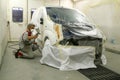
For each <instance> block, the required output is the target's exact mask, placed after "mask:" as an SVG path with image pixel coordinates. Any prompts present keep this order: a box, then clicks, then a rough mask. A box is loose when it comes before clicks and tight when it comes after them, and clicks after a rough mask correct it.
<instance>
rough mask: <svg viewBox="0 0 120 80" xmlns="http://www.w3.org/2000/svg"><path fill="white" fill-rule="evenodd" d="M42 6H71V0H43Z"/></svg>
mask: <svg viewBox="0 0 120 80" xmlns="http://www.w3.org/2000/svg"><path fill="white" fill-rule="evenodd" d="M44 6H52V7H58V6H61V7H67V8H73V2H72V0H44Z"/></svg>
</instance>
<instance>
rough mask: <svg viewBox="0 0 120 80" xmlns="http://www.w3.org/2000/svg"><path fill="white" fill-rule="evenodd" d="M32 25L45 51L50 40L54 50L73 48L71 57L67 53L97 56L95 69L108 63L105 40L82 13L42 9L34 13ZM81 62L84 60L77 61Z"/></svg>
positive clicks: (94, 60) (50, 8)
mask: <svg viewBox="0 0 120 80" xmlns="http://www.w3.org/2000/svg"><path fill="white" fill-rule="evenodd" d="M31 23H34V24H35V25H36V27H37V28H38V29H39V30H40V33H41V35H40V37H39V39H41V42H42V46H43V48H44V47H45V42H46V41H47V40H49V43H50V44H51V46H54V47H57V48H56V49H59V48H60V47H59V45H61V46H62V48H64V49H65V47H64V46H72V49H73V48H74V51H73V52H72V53H71V52H70V51H66V52H69V53H71V54H74V52H75V51H77V50H79V51H78V54H81V53H83V54H85V53H92V54H94V56H93V55H92V56H93V57H92V58H94V59H93V62H94V64H95V65H98V64H104V63H106V62H104V61H105V59H104V60H102V55H103V52H104V43H105V40H106V37H105V36H104V34H103V32H102V31H101V30H99V29H98V27H96V25H95V24H93V23H91V21H90V20H89V19H88V18H87V16H86V15H85V14H84V13H82V12H80V11H79V10H77V9H69V8H63V7H41V8H39V9H37V10H36V11H35V12H34V14H33V16H32V20H31ZM56 44H57V45H56ZM76 47H77V48H76ZM78 47H79V48H78ZM61 50H63V49H61ZM84 50H85V51H84ZM90 50H91V52H90ZM82 51H83V52H82ZM43 52H44V51H43ZM79 52H80V53H79ZM69 53H68V54H69ZM56 54H57V53H56ZM43 55H44V54H43ZM69 55H70V54H69ZM69 55H68V56H69ZM90 55H91V54H90ZM90 55H89V56H90ZM86 57H87V56H86ZM80 58H81V56H79V58H78V59H80ZM84 60H85V59H83V61H84ZM83 61H82V62H83ZM51 66H52V65H51ZM54 67H55V66H54ZM82 68H83V67H82ZM87 68H88V67H87ZM77 69H78V68H77Z"/></svg>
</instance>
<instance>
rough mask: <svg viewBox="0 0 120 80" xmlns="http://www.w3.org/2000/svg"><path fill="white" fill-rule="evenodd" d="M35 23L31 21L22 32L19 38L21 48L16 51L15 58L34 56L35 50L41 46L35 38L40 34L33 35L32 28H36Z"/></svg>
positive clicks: (30, 57)
mask: <svg viewBox="0 0 120 80" xmlns="http://www.w3.org/2000/svg"><path fill="white" fill-rule="evenodd" d="M34 28H35V25H34V24H32V23H30V24H28V25H27V29H26V31H25V32H24V33H23V34H22V36H21V37H20V40H19V49H18V50H17V52H16V53H15V58H27V59H33V58H34V53H33V52H34V51H35V50H37V49H38V48H39V46H38V45H37V43H36V42H35V39H36V38H37V37H38V34H36V35H33V34H32V30H34Z"/></svg>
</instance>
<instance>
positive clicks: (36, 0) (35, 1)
mask: <svg viewBox="0 0 120 80" xmlns="http://www.w3.org/2000/svg"><path fill="white" fill-rule="evenodd" d="M41 6H44V0H28V23H29V22H30V20H31V9H37V8H39V7H41Z"/></svg>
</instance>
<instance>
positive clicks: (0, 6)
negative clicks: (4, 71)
mask: <svg viewBox="0 0 120 80" xmlns="http://www.w3.org/2000/svg"><path fill="white" fill-rule="evenodd" d="M6 2H7V0H0V66H1V61H2V57H3V54H4V51H5V48H6V46H7V41H8V36H7V35H8V33H7V32H8V27H7V3H6Z"/></svg>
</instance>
